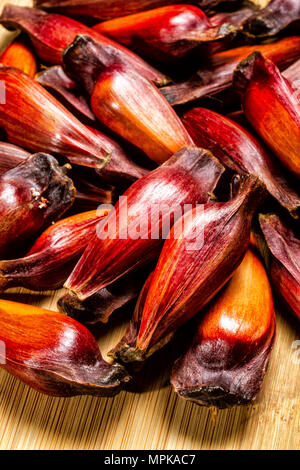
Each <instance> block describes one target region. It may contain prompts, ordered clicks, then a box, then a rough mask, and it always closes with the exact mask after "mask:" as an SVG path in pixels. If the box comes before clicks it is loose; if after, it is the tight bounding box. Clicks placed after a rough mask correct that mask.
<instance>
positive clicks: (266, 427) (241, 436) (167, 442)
mask: <svg viewBox="0 0 300 470" xmlns="http://www.w3.org/2000/svg"><path fill="white" fill-rule="evenodd" d="M259 1H260V3H264V4H265V3H267V2H266V0H259ZM5 3H6V1H3V0H0V5H1V9H2V5H4V4H5ZM15 3H17V4H19V5H30V0H19V1H15ZM9 36H10V35H9V34H7V32H5V31H4V29H3V28H2V29H1V38H0V40H1V44H3V43H4V41H5V40H6V39H7V37H9ZM61 293H62V291H60V292H56V293H54V294H53V293H51V292H48V293H47V292H45V293H41V294H33V293H30V292H29V291H26V290H24V289H23V290H21V289H18V290H15V291H13V290H11V291H9V293H7V294H5V295H4V296H3V297H5V298H7V299H10V300H16V301H20V302H25V303H28V304H31V305H39V306H42V307H45V308H49V309H52V310H56V302H57V300H58V298H59V297H60V295H61ZM127 321H128V313H127V314H126V316H125V317H124V312H123V314H119V315H115V316H114V318H113V319H112V321H111V322H109V324H108V325H105V326H99V327H98V328H97V330H96V331H93V332H94V334H95V335H96V337H97V339H99V344H100V348H101V351H102V352H103V353H104V355H105V353H106V352H107V351H108V350H109V349H111V347H113V346H114V345H115V344H116V343H117V341H118V340H119V339H120V338H121V336H122V334H123V332H124V331H125V328H126V322H127ZM299 339H300V336H299V327H298V326H297V325H296V322H294V321H293V320H292V319H291V318H290V316H289V315H288V314H287V313H286V312H280V313H277V338H276V343H275V347H274V350H273V354H272V356H271V361H270V366H269V370H268V373H267V375H266V377H265V381H264V385H263V389H262V391H261V393H260V395H259V397H258V399H257V401H256V402H255V404H253V405H252V406H248V407H237V408H233V409H230V410H222V411H218V412H215V411H214V410H210V409H206V408H201V407H198V406H197V405H195V404H192V403H188V402H185V401H184V400H182V399H179V398H178V397H177V396H176V395H175V394H174V393H173V392H172V390H171V387H170V385H169V383H168V381H169V375H170V369H171V365H172V362H171V359H170V358H171V357H172V348H171V350H170V351H168V352H167V353H165V354H162V355H160V357H159V360H158V359H155V358H154V359H153V360H150V361H149V364H147V367H145V369H144V370H143V371H142V372H141V373H140V374H139V377H138V380H137V383H136V384H135V385H134V386H131V388H130V389H129V390H128V391H126V392H125V391H123V392H121V393H120V394H119V395H117V396H116V397H115V398H110V399H109V398H107V399H106V398H102V399H101V398H93V397H75V398H68V399H67V398H65V399H64V398H50V397H47V396H44V395H42V394H39V393H38V392H35V391H34V390H32V389H30V388H29V387H28V386H26V385H24V384H23V383H22V382H20V381H18V380H17V379H15V378H14V377H12V376H10V375H9V374H8V373H6V372H5V371H3V370H0V449H76V450H77V449H105V450H110V449H122V450H125V449H126V450H133V449H152V450H163V449H171V450H175V449H176V450H177V449H236V450H238V449H297V448H298V449H299V447H300V398H299V385H300V341H299ZM173 347H174V346H173Z"/></svg>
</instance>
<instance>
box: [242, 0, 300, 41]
mask: <svg viewBox="0 0 300 470" xmlns="http://www.w3.org/2000/svg"><path fill="white" fill-rule="evenodd" d="M299 19H300V5H299V2H298V0H271V1H270V2H269V3H268V4H267V6H266V7H265V8H263V9H262V10H259V11H258V12H257V13H255V14H253V15H252V16H251V17H250V18H249V19H248V20H246V22H245V24H244V27H243V29H244V32H245V33H246V34H249V35H252V36H258V37H268V36H274V35H275V34H277V33H279V32H280V31H282V30H283V29H285V28H287V27H288V26H290V25H291V24H292V23H295V22H297V21H299Z"/></svg>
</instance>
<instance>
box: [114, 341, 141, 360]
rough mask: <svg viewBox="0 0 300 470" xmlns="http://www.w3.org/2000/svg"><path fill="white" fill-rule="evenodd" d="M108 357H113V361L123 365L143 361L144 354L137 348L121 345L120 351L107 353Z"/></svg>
mask: <svg viewBox="0 0 300 470" xmlns="http://www.w3.org/2000/svg"><path fill="white" fill-rule="evenodd" d="M108 355H109V356H110V357H113V358H114V360H116V361H119V362H121V363H123V364H126V363H132V362H142V361H144V360H145V352H144V351H141V350H140V349H139V348H137V347H132V346H130V345H128V344H124V345H122V347H121V348H120V349H117V350H111V351H109V353H108Z"/></svg>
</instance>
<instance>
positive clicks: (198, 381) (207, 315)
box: [171, 250, 276, 408]
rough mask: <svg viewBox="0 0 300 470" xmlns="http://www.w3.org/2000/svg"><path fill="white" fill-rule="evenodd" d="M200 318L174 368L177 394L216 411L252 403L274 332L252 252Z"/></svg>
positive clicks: (267, 292)
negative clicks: (187, 347)
mask: <svg viewBox="0 0 300 470" xmlns="http://www.w3.org/2000/svg"><path fill="white" fill-rule="evenodd" d="M198 318H199V319H198V321H197V326H196V333H195V336H194V338H193V340H192V343H191V346H190V347H189V349H188V350H187V352H186V353H185V354H184V355H183V356H182V357H181V358H179V359H178V360H177V361H176V362H175V365H174V367H173V371H172V376H171V384H172V385H173V388H174V390H175V392H176V393H178V394H179V396H180V397H182V398H185V399H186V400H191V401H193V402H195V403H197V404H199V405H205V406H217V407H218V408H227V407H229V406H234V405H239V404H243V405H244V404H247V403H250V402H252V401H253V400H254V399H255V397H256V396H257V394H258V392H259V390H260V389H261V386H262V382H263V378H264V375H265V373H266V369H267V365H268V362H269V356H270V353H271V350H272V347H273V343H274V338H275V330H276V327H275V312H274V307H273V299H272V292H271V288H270V284H269V281H268V276H267V274H266V271H265V269H264V266H263V264H262V262H261V261H260V259H259V258H258V257H257V255H256V254H255V253H254V252H253V251H252V250H248V251H247V253H246V255H245V258H244V259H243V261H242V263H241V264H240V266H239V267H238V269H237V270H236V272H235V273H234V275H233V277H232V279H231V280H230V281H229V283H228V284H227V286H226V287H225V288H224V289H223V290H222V291H221V292H220V294H219V296H217V298H216V299H215V300H214V301H213V302H212V303H211V304H210V305H209V306H208V308H207V309H206V310H204V311H202V312H200V313H199V315H198Z"/></svg>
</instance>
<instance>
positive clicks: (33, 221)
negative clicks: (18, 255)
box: [0, 153, 75, 258]
mask: <svg viewBox="0 0 300 470" xmlns="http://www.w3.org/2000/svg"><path fill="white" fill-rule="evenodd" d="M74 197H75V190H74V186H73V182H72V180H71V179H70V178H68V177H67V176H66V175H65V169H64V168H61V167H60V166H59V165H58V162H57V160H56V159H55V158H54V157H52V156H51V155H47V154H44V153H37V154H35V155H32V156H31V157H29V158H28V159H27V160H25V161H24V162H23V163H21V164H20V165H18V166H17V167H15V168H12V169H11V170H9V171H7V172H5V173H3V174H2V175H1V176H0V233H1V236H0V254H1V257H2V258H3V256H6V257H7V256H8V255H9V254H11V253H12V251H13V250H18V248H21V247H23V245H24V244H25V243H26V242H28V241H29V240H30V238H31V237H34V236H37V235H38V234H39V233H40V232H41V231H42V230H43V229H44V228H45V227H47V226H49V225H50V224H51V223H52V222H54V221H56V220H57V219H58V218H60V217H61V216H62V215H63V213H64V212H65V211H66V210H67V209H68V208H69V207H71V205H72V204H73V202H74Z"/></svg>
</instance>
